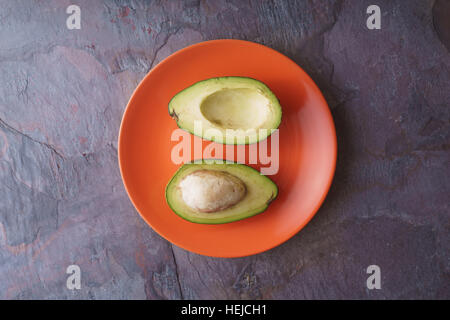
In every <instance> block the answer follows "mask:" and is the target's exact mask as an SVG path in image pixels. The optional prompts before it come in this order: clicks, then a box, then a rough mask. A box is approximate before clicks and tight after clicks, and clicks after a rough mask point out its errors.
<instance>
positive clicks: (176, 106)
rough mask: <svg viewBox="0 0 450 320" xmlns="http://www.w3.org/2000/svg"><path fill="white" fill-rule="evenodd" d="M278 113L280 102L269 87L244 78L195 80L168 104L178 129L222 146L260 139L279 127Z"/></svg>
mask: <svg viewBox="0 0 450 320" xmlns="http://www.w3.org/2000/svg"><path fill="white" fill-rule="evenodd" d="M281 113H282V112H281V106H280V103H279V101H278V99H277V97H276V96H275V94H274V93H273V92H272V91H271V90H270V89H269V87H268V86H266V85H265V84H264V83H262V82H261V81H258V80H255V79H252V78H246V77H219V78H211V79H207V80H203V81H199V82H197V83H195V84H193V85H191V86H190V87H188V88H186V89H184V90H182V91H181V92H179V93H177V94H176V95H175V96H174V97H173V98H172V100H171V101H170V102H169V114H170V116H171V117H172V118H173V119H174V120H175V121H176V122H177V125H178V127H180V128H181V129H183V130H186V131H188V132H190V133H192V134H194V135H197V136H200V137H201V138H203V139H206V140H211V141H214V142H217V143H222V144H251V143H256V142H258V141H261V140H264V139H265V138H267V137H268V136H270V135H271V133H272V130H274V129H277V128H278V127H279V125H280V122H281ZM195 121H198V122H197V124H196V122H195ZM199 124H200V125H201V131H200V132H197V130H195V125H197V127H199ZM261 129H264V130H261Z"/></svg>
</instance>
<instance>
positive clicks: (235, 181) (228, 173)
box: [166, 159, 278, 224]
mask: <svg viewBox="0 0 450 320" xmlns="http://www.w3.org/2000/svg"><path fill="white" fill-rule="evenodd" d="M204 176H207V177H212V178H211V179H210V181H209V182H208V180H205V181H206V182H205V183H211V181H212V183H213V185H211V186H209V185H206V186H203V189H202V188H201V187H200V188H199V187H198V186H196V185H195V183H199V181H203V180H201V179H202V177H204ZM217 177H219V178H217ZM222 177H223V178H222ZM188 179H190V180H192V181H193V185H192V186H191V185H188V186H187V188H186V187H184V186H183V184H186V183H187V182H188ZM217 179H219V180H217ZM220 179H224V180H226V181H228V184H227V183H223V184H222V187H223V190H224V192H223V193H221V189H220V187H218V186H219V185H220ZM230 186H231V187H230ZM242 186H243V188H244V193H243V194H242V196H240V195H239V194H237V193H239V192H241V191H242ZM183 187H184V189H183ZM197 190H200V192H201V190H203V192H204V193H205V195H204V196H205V197H206V198H208V199H209V200H211V199H214V197H216V200H217V201H219V202H220V201H221V204H223V203H224V201H225V203H226V201H227V199H230V200H233V198H234V200H238V201H237V202H236V203H234V204H232V203H231V205H230V206H228V207H225V208H220V209H218V210H216V211H211V210H203V211H202V210H199V209H198V208H193V207H192V206H190V205H188V203H187V202H186V201H185V200H189V198H186V197H187V196H191V197H193V199H196V200H198V199H199V197H198V195H196V194H193V195H192V193H195V192H196V191H197ZM184 193H186V194H184ZM230 193H231V194H230ZM277 195H278V187H277V185H276V184H275V183H274V182H273V181H272V180H271V179H269V178H268V177H266V176H264V175H261V174H260V173H259V172H258V171H257V170H255V169H253V168H251V167H249V166H246V165H244V164H239V163H235V162H229V161H225V160H217V159H209V160H196V161H193V162H189V163H186V164H184V165H183V166H181V167H180V168H179V169H178V171H177V172H176V173H175V174H174V176H173V177H172V179H171V180H170V181H169V183H168V185H167V187H166V201H167V204H168V205H169V207H170V208H171V209H172V210H173V211H174V212H175V213H176V214H177V215H179V216H180V217H181V218H183V219H185V220H188V221H191V222H194V223H202V224H222V223H228V222H233V221H238V220H242V219H245V218H248V217H251V216H254V215H256V214H258V213H261V212H263V211H265V210H266V209H267V207H268V206H269V204H270V203H271V202H272V201H273V200H274V199H275V198H276V197H277ZM200 199H201V197H200ZM224 199H225V200H224ZM188 202H189V201H188ZM194 203H195V202H194Z"/></svg>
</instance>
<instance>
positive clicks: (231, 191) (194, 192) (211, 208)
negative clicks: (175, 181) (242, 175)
mask: <svg viewBox="0 0 450 320" xmlns="http://www.w3.org/2000/svg"><path fill="white" fill-rule="evenodd" d="M179 189H180V192H181V197H182V199H183V201H184V202H185V203H186V205H187V206H189V207H190V208H191V209H192V210H194V211H197V212H205V213H212V212H218V211H222V210H225V209H227V208H229V207H232V206H234V205H235V204H237V203H238V202H240V201H241V200H242V199H243V198H244V197H245V194H246V187H245V184H244V182H243V181H242V180H241V179H239V178H238V177H236V176H234V175H232V174H229V173H227V172H224V171H218V170H197V171H194V172H192V173H190V174H188V175H187V176H186V177H184V178H183V180H181V181H180V183H179Z"/></svg>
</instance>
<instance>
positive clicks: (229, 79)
mask: <svg viewBox="0 0 450 320" xmlns="http://www.w3.org/2000/svg"><path fill="white" fill-rule="evenodd" d="M212 81H218V82H224V83H228V82H233V81H246V82H248V83H255V84H258V85H260V86H261V87H262V88H264V93H265V95H266V96H267V97H268V98H269V99H270V100H271V101H272V103H273V104H274V105H275V106H276V110H277V113H276V114H277V115H276V119H275V121H274V124H273V126H272V127H271V128H270V130H268V134H267V135H265V136H261V137H259V136H258V139H257V140H255V141H250V140H248V139H246V140H245V142H239V141H236V139H234V141H233V142H232V143H230V142H227V141H226V140H225V141H224V140H217V139H216V138H214V137H213V138H208V137H204V136H202V135H198V134H195V133H194V130H193V127H189V126H186V125H182V124H181V123H180V122H181V121H180V119H179V117H178V114H177V108H176V107H175V106H174V101H175V100H176V99H177V98H178V97H180V96H181V95H182V94H183V93H186V92H189V91H193V90H196V88H197V87H199V86H201V85H203V84H207V83H209V82H212ZM168 111H169V116H170V117H171V118H173V119H174V120H175V122H176V124H177V126H178V127H179V128H180V129H182V130H184V131H186V132H189V133H190V134H192V135H195V136H198V137H200V138H203V139H205V140H210V141H213V142H217V143H220V144H230V145H248V144H253V143H257V142H260V141H263V140H265V139H267V138H268V137H270V136H271V135H272V133H273V131H272V130H274V129H278V127H279V126H280V124H281V118H282V109H281V105H280V101H279V100H278V97H277V96H276V95H275V94H274V93H273V92H272V91H271V90H270V88H269V87H268V86H267V85H266V84H265V83H263V82H262V81H260V80H257V79H254V78H250V77H241V76H225V77H216V78H209V79H204V80H200V81H198V82H196V83H194V84H192V85H190V86H189V87H187V88H185V89H183V90H181V91H179V92H178V93H177V94H175V95H174V96H173V97H172V99H171V100H170V101H169V104H168Z"/></svg>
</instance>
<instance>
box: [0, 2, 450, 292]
mask: <svg viewBox="0 0 450 320" xmlns="http://www.w3.org/2000/svg"><path fill="white" fill-rule="evenodd" d="M69 4H78V5H79V6H80V7H81V30H68V29H67V28H66V19H67V17H68V15H67V14H66V12H65V10H66V8H67V6H68V5H69ZM371 4H377V5H379V6H380V7H381V11H382V21H381V27H382V28H381V30H368V29H367V27H366V19H367V17H368V15H367V14H366V9H367V7H368V6H369V5H371ZM449 7H450V6H449V1H445V0H443V1H440V0H437V1H432V0H427V1H426V0H408V1H401V0H398V1H388V0H376V1H372V0H370V1H366V0H362V1H354V0H353V1H351V0H348V1H327V0H323V1H318V0H310V1H263V0H260V1H242V0H235V1H183V2H181V1H167V2H163V1H162V2H160V1H149V2H144V1H142V2H141V1H108V0H105V1H104V2H101V1H76V0H74V1H61V0H52V1H50V0H49V1H45V0H41V1H37V0H36V1H29V0H21V1H8V0H2V1H0V298H3V299H11V298H13V299H30V298H44V299H54V298H62V299H66V298H67V299H109V298H133V299H145V298H147V299H180V298H188V299H191V298H192V299H205V298H209V299H223V298H226V299H246V298H252V299H259V298H262V299H315V298H319V299H324V298H338V299H343V298H361V299H400V298H408V299H409V298H419V299H423V298H440V299H449V298H450V288H449V282H450V279H449V272H450V261H449V243H450V239H449V191H450V190H449V173H450V170H449V168H450V166H449V141H450V140H449V115H450V113H449V102H450V91H449V84H450V81H449V79H450V76H449V74H450V54H449V50H450V34H449V31H450V24H449V21H450V20H449V19H448V17H449V16H450V8H449ZM217 38H236V39H245V40H251V41H255V42H259V43H262V44H265V45H268V46H270V47H272V48H274V49H276V50H279V51H280V52H282V53H284V54H286V55H287V56H288V57H290V58H291V59H293V60H294V61H295V62H297V63H298V64H299V65H300V66H301V67H303V68H304V69H305V70H306V71H307V72H308V73H309V74H310V75H311V77H312V78H313V79H314V80H315V81H316V83H317V84H318V86H319V87H320V88H321V90H322V91H323V92H324V95H325V97H326V99H327V101H328V103H329V105H330V109H331V111H332V113H333V116H334V120H335V123H336V129H337V135H338V142H339V155H338V164H337V172H336V176H335V179H334V183H333V185H332V188H331V190H330V193H329V195H328V197H327V199H326V201H325V203H324V205H323V207H322V208H321V209H320V211H319V212H318V213H317V215H316V216H315V218H314V219H313V220H312V221H311V223H310V224H309V225H308V226H307V227H306V228H305V229H303V230H302V231H301V232H300V233H299V234H297V235H296V236H295V237H294V238H292V239H291V240H289V241H287V242H286V243H285V244H283V245H281V246H279V247H277V248H275V249H272V250H270V251H268V252H265V253H262V254H259V255H256V256H251V257H245V258H239V259H217V258H209V257H204V256H200V255H197V254H193V253H189V252H186V251H184V250H182V249H180V248H177V247H175V246H172V245H171V244H170V243H168V242H167V241H165V240H163V239H162V238H161V237H160V236H158V235H157V234H156V233H155V232H153V231H152V230H151V229H150V228H149V227H148V226H147V225H146V224H145V223H144V221H143V220H142V219H141V218H140V217H139V215H138V214H137V212H136V211H135V209H134V208H133V206H132V205H131V203H130V201H129V199H128V197H127V195H126V193H125V190H124V188H123V185H122V181H121V178H120V174H119V169H118V164H117V135H118V128H119V125H120V120H121V116H122V113H123V111H124V108H125V105H126V103H127V101H128V99H129V97H130V96H131V94H132V92H133V90H134V88H135V87H136V85H137V84H138V83H139V81H140V80H141V79H142V78H143V77H144V75H145V74H146V73H147V72H148V71H149V70H150V69H151V68H152V66H154V65H155V64H156V63H158V62H159V61H161V60H162V59H163V58H165V57H166V56H167V55H169V54H171V53H172V52H174V51H176V50H178V49H180V48H183V47H185V46H187V45H189V44H193V43H196V42H200V41H204V40H210V39H217ZM274 67H276V66H274ZM243 245H245V244H243ZM70 264H78V265H79V266H80V267H81V270H82V287H81V290H74V291H71V290H68V289H67V288H66V279H67V276H68V275H67V274H66V273H65V271H66V268H67V266H68V265H70ZM370 264H377V265H379V266H380V267H381V274H382V289H381V290H368V289H367V288H366V279H367V277H368V275H367V274H366V268H367V266H369V265H370Z"/></svg>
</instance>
